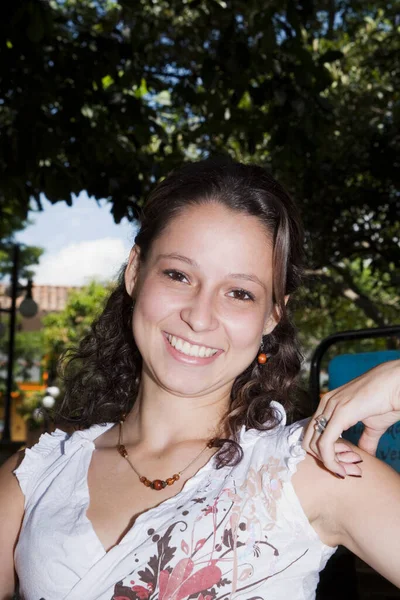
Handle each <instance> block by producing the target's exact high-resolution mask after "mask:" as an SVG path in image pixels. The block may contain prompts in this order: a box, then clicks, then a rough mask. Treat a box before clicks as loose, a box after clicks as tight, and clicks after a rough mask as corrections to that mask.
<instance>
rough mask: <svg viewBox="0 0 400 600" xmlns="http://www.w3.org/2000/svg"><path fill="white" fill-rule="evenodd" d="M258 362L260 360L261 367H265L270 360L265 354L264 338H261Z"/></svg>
mask: <svg viewBox="0 0 400 600" xmlns="http://www.w3.org/2000/svg"><path fill="white" fill-rule="evenodd" d="M257 360H258V364H260V365H265V363H266V362H267V360H268V356H267V355H266V354H265V352H264V339H263V338H261V348H260V354H259V355H258V356H257Z"/></svg>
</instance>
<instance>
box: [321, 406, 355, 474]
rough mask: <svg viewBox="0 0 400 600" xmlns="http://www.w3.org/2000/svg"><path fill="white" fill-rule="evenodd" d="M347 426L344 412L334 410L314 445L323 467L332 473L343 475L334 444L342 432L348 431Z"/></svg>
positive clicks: (342, 410)
mask: <svg viewBox="0 0 400 600" xmlns="http://www.w3.org/2000/svg"><path fill="white" fill-rule="evenodd" d="M348 427H349V425H348V423H347V421H346V417H345V411H344V409H343V407H342V409H341V410H335V411H334V412H333V413H332V415H331V417H330V419H329V422H328V424H327V427H326V429H325V431H324V432H323V434H321V435H319V437H318V439H317V441H316V445H317V448H318V450H319V453H320V456H321V460H322V462H323V463H324V465H325V467H326V468H327V469H329V470H330V471H332V472H336V473H339V474H341V475H344V474H345V473H344V472H343V470H344V469H343V467H341V466H340V464H339V461H338V459H337V457H336V453H335V442H336V441H337V439H338V438H339V437H340V435H341V434H342V432H343V430H345V429H348Z"/></svg>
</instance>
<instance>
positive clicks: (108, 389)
mask: <svg viewBox="0 0 400 600" xmlns="http://www.w3.org/2000/svg"><path fill="white" fill-rule="evenodd" d="M206 202H214V203H215V202H218V203H221V204H222V205H224V206H226V207H227V208H229V209H231V210H233V211H235V212H238V213H242V214H245V215H252V216H255V217H257V218H258V219H260V221H261V222H262V223H263V224H264V226H265V227H266V229H267V231H268V232H269V233H270V236H271V239H272V240H273V301H274V302H275V304H276V306H277V309H278V311H279V314H280V316H281V318H280V321H279V323H278V325H277V326H276V327H275V329H274V330H273V331H272V332H271V333H270V334H268V335H266V336H264V338H263V348H264V351H265V352H266V353H267V354H268V355H269V360H268V362H267V363H266V364H265V365H259V364H258V362H257V359H256V358H255V359H254V361H253V362H252V363H251V364H250V365H249V366H248V367H247V368H246V369H245V371H244V372H243V373H241V374H240V375H238V376H237V377H236V379H235V381H234V384H233V386H232V390H231V398H230V405H229V409H228V411H227V414H226V416H225V417H224V419H223V422H222V423H221V427H222V430H224V431H227V432H228V435H227V437H224V438H218V439H217V440H215V446H216V447H220V448H221V449H220V451H219V452H218V461H217V465H218V467H222V466H224V465H227V464H237V463H238V462H239V461H240V460H241V458H242V451H241V448H240V445H239V444H238V443H237V440H238V433H239V429H240V428H241V426H243V425H245V427H246V429H249V428H255V429H258V430H269V429H272V428H273V427H275V426H276V425H277V424H278V422H279V413H278V412H277V411H276V410H275V409H274V408H273V407H272V406H271V405H270V404H271V401H272V400H275V401H278V402H280V403H281V404H282V405H283V407H284V408H285V410H286V413H287V415H288V419H290V418H291V417H292V416H293V415H294V414H295V413H296V409H297V408H298V406H299V402H301V401H300V400H299V399H300V397H301V394H302V392H301V390H300V388H299V386H298V383H297V379H298V375H299V371H300V366H301V360H302V356H301V352H300V348H299V342H298V339H297V331H296V328H295V327H294V325H293V323H292V321H291V318H290V315H289V312H288V309H287V307H286V304H285V299H284V297H285V295H287V294H292V293H293V292H294V291H295V290H296V289H297V288H298V287H299V285H300V284H301V281H302V272H303V271H302V265H303V256H304V254H303V228H302V224H301V219H300V216H299V212H298V209H297V207H296V205H295V203H294V202H293V200H292V199H291V198H290V196H289V195H288V194H287V192H286V191H285V190H284V188H283V187H282V186H281V185H280V184H279V183H278V182H277V181H276V180H275V179H274V178H273V177H272V176H271V175H270V174H269V173H268V172H267V171H266V170H264V169H263V168H262V167H260V166H257V165H245V164H241V163H238V162H234V161H232V160H230V159H226V158H214V159H208V160H204V161H199V162H193V163H186V164H184V165H183V166H182V167H181V168H178V169H176V170H174V171H172V172H171V173H170V174H169V175H168V176H167V177H166V178H165V179H164V180H163V181H162V182H161V183H159V184H158V185H157V186H156V187H155V189H154V190H153V192H152V193H151V194H150V196H149V198H148V200H147V202H146V203H145V205H144V209H143V211H142V218H141V228H140V230H139V232H138V234H137V235H136V238H135V244H137V245H138V246H139V248H140V261H141V263H142V264H143V263H145V262H146V258H147V256H148V253H149V251H150V249H151V246H152V243H153V241H154V240H155V239H156V238H157V237H158V236H160V234H161V232H162V231H163V230H164V229H165V227H166V226H167V225H168V223H169V222H170V221H171V220H172V219H174V218H175V217H176V216H178V215H179V214H180V213H181V212H182V211H183V210H184V209H185V208H187V207H188V206H193V205H198V204H204V203H206ZM266 243H267V240H266ZM125 269H126V264H125V265H123V267H122V269H121V272H120V275H119V279H118V283H117V286H116V287H115V289H114V291H113V292H112V293H111V295H110V297H109V299H108V301H107V303H106V306H105V308H104V311H103V312H102V314H101V315H100V317H99V318H98V319H97V320H96V321H95V322H94V323H93V325H92V328H91V331H90V333H89V334H88V335H86V337H85V338H84V339H82V341H81V342H80V344H79V346H78V347H77V348H74V349H69V350H68V351H67V352H66V354H65V355H64V357H63V359H62V361H61V365H62V369H61V375H62V376H63V378H64V382H65V389H66V393H65V396H64V400H63V402H62V404H61V407H60V409H59V411H58V414H59V417H60V418H61V419H63V420H64V421H68V422H70V423H71V422H72V423H74V424H75V426H77V427H79V428H86V427H89V426H91V425H93V424H98V423H105V422H117V421H119V420H120V419H121V418H122V416H123V414H126V413H128V412H129V411H130V410H131V409H132V406H133V404H134V402H135V399H136V397H137V393H138V389H139V384H140V376H141V371H142V357H141V355H140V353H139V350H138V348H137V346H136V343H135V340H134V337H133V334H132V327H131V319H132V310H133V305H134V300H132V298H131V297H130V295H129V294H128V293H127V291H126V288H125V283H124V273H125Z"/></svg>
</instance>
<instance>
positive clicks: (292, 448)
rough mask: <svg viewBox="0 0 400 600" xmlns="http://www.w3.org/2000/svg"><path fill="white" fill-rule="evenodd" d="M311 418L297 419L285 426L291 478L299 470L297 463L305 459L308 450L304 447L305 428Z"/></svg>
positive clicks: (286, 454) (286, 461)
mask: <svg viewBox="0 0 400 600" xmlns="http://www.w3.org/2000/svg"><path fill="white" fill-rule="evenodd" d="M310 420H311V417H307V418H306V419H302V420H301V421H296V423H292V425H288V426H286V427H285V435H284V440H283V443H284V445H285V447H287V452H285V453H284V458H285V463H286V466H287V469H288V476H289V478H291V477H292V475H294V473H296V471H297V465H298V464H299V463H300V462H301V461H302V460H304V458H305V457H306V455H307V452H306V451H305V450H304V448H302V445H301V444H302V441H303V439H304V434H305V430H306V429H307V426H308V424H309V422H310Z"/></svg>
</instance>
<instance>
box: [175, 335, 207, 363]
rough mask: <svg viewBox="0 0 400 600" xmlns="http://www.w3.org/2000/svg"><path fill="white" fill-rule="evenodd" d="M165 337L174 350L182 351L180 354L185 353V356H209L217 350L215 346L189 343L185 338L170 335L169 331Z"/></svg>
mask: <svg viewBox="0 0 400 600" xmlns="http://www.w3.org/2000/svg"><path fill="white" fill-rule="evenodd" d="M166 338H167V340H168V341H169V343H170V344H171V346H172V347H173V348H175V350H178V352H182V354H186V356H198V357H200V358H209V357H210V356H214V354H216V353H217V352H218V349H215V348H207V347H206V346H198V345H194V344H189V342H187V341H186V340H182V339H181V338H179V337H176V336H175V335H171V334H170V333H167V334H166Z"/></svg>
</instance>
